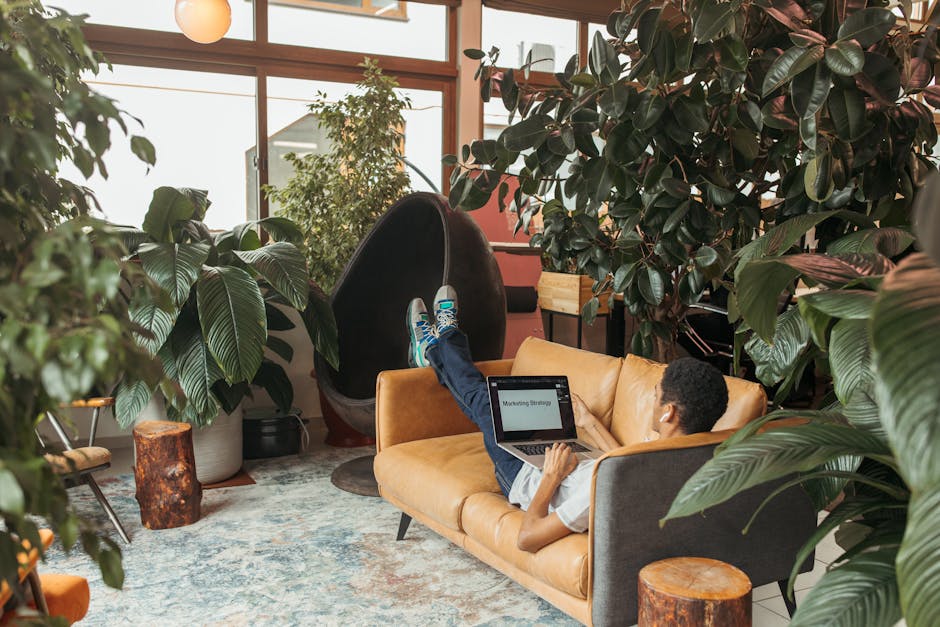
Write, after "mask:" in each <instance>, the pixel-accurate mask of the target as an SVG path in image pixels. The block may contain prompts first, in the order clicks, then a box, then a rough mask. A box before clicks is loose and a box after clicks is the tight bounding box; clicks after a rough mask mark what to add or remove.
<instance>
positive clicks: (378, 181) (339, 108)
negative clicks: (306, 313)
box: [264, 59, 411, 446]
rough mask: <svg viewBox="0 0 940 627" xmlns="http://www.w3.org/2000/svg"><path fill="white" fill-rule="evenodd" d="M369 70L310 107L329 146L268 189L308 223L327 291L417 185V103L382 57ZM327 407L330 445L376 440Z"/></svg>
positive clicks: (292, 157)
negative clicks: (408, 153) (413, 157)
mask: <svg viewBox="0 0 940 627" xmlns="http://www.w3.org/2000/svg"><path fill="white" fill-rule="evenodd" d="M362 67H363V68H364V70H365V71H364V73H363V77H362V80H361V81H360V82H359V83H358V84H357V86H356V91H355V92H354V93H351V94H349V95H347V96H346V97H345V98H342V99H341V100H339V101H337V102H330V101H328V100H327V99H326V95H325V94H322V93H321V94H318V95H317V98H316V99H315V100H314V101H313V103H312V104H310V106H309V110H310V113H311V114H313V115H314V116H315V117H316V119H317V122H318V123H319V125H320V128H321V130H323V131H324V132H325V134H326V136H327V137H328V138H329V149H328V150H327V151H326V152H325V153H323V154H306V155H298V154H293V153H289V154H287V155H286V157H285V158H286V159H287V161H288V162H289V163H291V165H293V166H294V174H293V176H292V177H291V178H290V180H289V181H288V182H287V184H286V185H285V186H284V187H281V188H275V187H267V188H265V190H264V192H265V193H266V194H267V195H268V199H269V200H270V201H271V202H272V203H273V205H274V210H275V211H276V212H277V213H278V214H279V215H282V216H284V217H286V218H289V219H290V220H293V221H294V222H295V223H296V224H297V225H298V226H299V227H300V229H301V231H302V232H303V234H304V236H303V240H302V242H301V248H302V250H303V251H304V253H305V254H306V257H307V264H308V266H309V268H310V275H311V277H312V278H313V280H314V281H315V282H316V283H317V285H319V286H320V287H322V288H323V289H324V290H325V291H326V292H327V293H329V292H330V291H331V290H332V289H333V286H334V284H335V283H336V281H337V280H338V279H339V277H340V275H341V274H342V272H343V268H345V266H346V263H347V261H349V258H350V257H351V256H352V254H353V252H355V250H356V247H357V246H358V245H359V242H360V241H361V240H362V238H363V237H365V235H366V233H368V232H369V230H370V229H371V228H372V226H373V225H374V224H375V221H376V220H378V218H379V216H381V215H382V214H383V213H385V211H386V210H387V209H388V208H389V207H390V206H391V205H392V203H394V202H395V201H396V200H398V199H399V198H401V197H402V196H404V195H405V194H406V193H407V192H408V190H409V179H408V175H407V174H406V172H405V167H404V166H405V155H404V147H405V143H404V134H403V132H404V126H405V119H404V117H403V116H402V111H403V110H404V109H406V108H408V107H409V106H411V102H410V100H409V99H408V98H406V97H402V96H399V95H398V94H397V93H396V91H395V90H396V88H397V87H398V82H397V81H396V80H395V79H394V78H392V77H390V76H386V75H384V74H383V73H382V70H381V68H379V66H378V65H377V63H376V62H375V61H374V60H371V59H366V60H365V61H364V63H363V64H362ZM311 375H314V376H315V373H311ZM320 405H321V407H322V408H323V414H324V418H325V420H326V423H327V426H328V427H329V434H328V435H327V443H328V444H331V445H335V446H359V445H362V444H365V443H371V440H370V439H369V438H366V437H365V436H362V435H361V434H359V433H358V432H356V431H354V430H353V429H352V428H350V427H348V426H347V425H346V424H345V423H344V422H343V421H342V420H341V419H340V418H339V416H338V415H337V414H336V412H335V411H334V410H333V409H332V407H330V405H329V402H328V400H327V399H326V397H325V396H324V395H323V394H320Z"/></svg>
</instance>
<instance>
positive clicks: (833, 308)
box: [800, 290, 875, 320]
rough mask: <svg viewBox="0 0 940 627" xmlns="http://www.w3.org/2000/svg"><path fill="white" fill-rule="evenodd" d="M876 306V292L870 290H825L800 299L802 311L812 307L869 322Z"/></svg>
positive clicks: (838, 316)
mask: <svg viewBox="0 0 940 627" xmlns="http://www.w3.org/2000/svg"><path fill="white" fill-rule="evenodd" d="M874 305H875V292H871V291H868V290H825V291H822V292H816V293H813V294H806V295H804V296H801V297H800V310H801V311H802V310H803V309H804V307H812V308H813V309H818V310H819V311H821V312H823V313H825V314H827V315H830V316H833V317H834V318H847V319H850V320H867V319H868V317H869V316H871V310H872V307H874Z"/></svg>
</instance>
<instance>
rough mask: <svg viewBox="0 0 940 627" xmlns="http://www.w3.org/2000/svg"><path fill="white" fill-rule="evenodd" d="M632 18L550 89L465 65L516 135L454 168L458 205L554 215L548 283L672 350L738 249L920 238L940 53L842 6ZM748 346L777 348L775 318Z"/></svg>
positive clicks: (898, 28) (797, 3)
mask: <svg viewBox="0 0 940 627" xmlns="http://www.w3.org/2000/svg"><path fill="white" fill-rule="evenodd" d="M627 6H628V7H629V8H627V9H626V10H624V11H617V12H614V13H613V14H612V15H611V16H610V20H609V21H608V25H607V30H608V34H609V38H608V39H605V38H604V37H602V36H601V35H599V34H598V35H596V36H595V38H594V40H593V42H592V43H591V47H590V53H589V56H588V59H586V60H585V59H579V58H577V57H573V58H572V59H571V61H570V62H569V63H568V65H567V67H566V68H565V70H564V71H563V72H559V73H557V74H556V75H555V78H556V79H557V85H555V86H551V87H534V86H532V85H531V84H530V83H529V82H528V81H527V80H525V79H524V78H523V76H521V75H524V74H527V69H524V71H523V72H514V71H513V70H500V69H498V68H497V67H496V65H495V63H496V57H497V56H498V55H497V53H498V51H491V52H490V53H489V54H484V53H483V52H482V51H468V56H470V57H471V58H475V59H480V60H481V66H480V71H479V74H480V76H482V84H481V93H482V96H483V98H484V99H485V100H488V99H489V98H490V97H492V96H494V95H498V96H500V97H501V99H502V101H503V103H504V105H505V106H506V108H507V110H508V111H509V112H510V126H509V127H507V128H506V129H505V130H504V131H503V133H502V134H501V135H500V136H499V137H498V138H497V139H495V140H477V141H474V142H472V143H470V144H469V145H468V146H464V147H463V150H462V153H461V158H460V159H457V157H455V156H450V157H448V158H447V159H446V162H447V163H453V164H456V165H458V167H457V168H455V170H454V172H453V175H452V179H451V183H452V185H451V194H450V200H451V204H452V205H454V206H460V207H462V208H464V209H466V210H473V209H477V208H479V207H482V206H483V205H485V204H486V203H487V202H488V201H489V199H490V198H491V197H493V196H496V197H497V198H498V201H499V206H500V209H501V210H503V209H504V208H506V207H507V206H508V207H509V209H510V210H511V211H514V212H517V213H518V218H519V220H518V223H517V229H525V230H528V225H529V223H530V221H531V220H532V217H533V216H534V215H536V214H539V213H541V214H542V218H543V225H544V229H543V231H542V232H541V233H537V234H535V235H534V236H533V238H532V240H531V242H532V244H533V245H537V246H541V248H542V250H543V251H544V253H545V254H546V256H547V257H548V259H549V260H550V265H551V266H552V268H553V269H555V270H560V271H572V272H579V273H583V274H587V275H590V276H591V277H593V278H594V279H595V293H601V292H602V291H603V290H604V289H606V288H608V287H610V286H613V288H614V290H615V291H622V292H623V294H624V302H625V305H626V307H627V309H628V310H629V311H630V313H631V314H633V315H634V316H635V317H636V318H637V319H638V320H639V321H640V322H641V323H643V322H650V324H640V325H638V328H639V329H640V330H639V331H638V334H639V335H641V336H642V337H638V338H634V341H633V345H634V347H635V349H636V348H638V349H640V350H643V351H648V349H649V348H651V347H653V346H657V345H658V346H659V348H660V349H662V347H663V346H664V345H668V341H666V340H669V339H674V338H675V337H676V333H677V330H678V328H679V326H680V324H681V321H682V318H683V316H684V313H685V311H686V308H687V307H688V306H689V305H691V304H693V303H695V302H697V301H698V300H699V299H700V297H701V296H702V293H703V291H704V290H705V289H706V288H707V287H708V286H709V284H711V285H713V286H717V285H719V284H721V283H722V282H723V280H724V279H723V277H725V275H726V272H728V271H729V270H730V269H731V268H732V266H733V265H734V264H735V263H738V264H739V266H740V265H743V262H744V261H745V258H746V257H747V256H748V255H754V256H757V257H760V256H764V254H765V253H764V252H760V251H755V250H754V248H753V247H750V248H748V247H746V246H745V245H746V244H747V243H748V242H750V241H751V240H752V239H753V238H754V237H755V236H757V235H760V234H761V232H762V231H763V230H764V229H767V228H769V227H770V226H771V225H777V226H778V228H783V227H786V226H787V225H788V224H789V223H790V222H791V221H793V222H796V224H795V225H794V228H793V229H792V233H790V234H787V233H780V232H778V234H779V235H780V237H781V239H780V240H764V244H766V245H768V246H769V247H770V248H775V249H779V250H778V253H777V254H784V253H786V252H787V251H788V249H789V248H790V247H791V246H792V245H795V244H798V243H799V242H800V241H801V240H802V238H803V236H804V234H805V233H806V231H807V229H808V228H810V227H811V226H812V225H810V226H806V225H805V222H806V221H805V220H801V219H802V218H809V219H810V220H815V219H816V216H821V215H832V216H833V217H831V218H829V219H828V220H826V221H825V222H824V223H823V224H821V225H820V226H819V227H817V230H816V236H817V238H818V239H819V240H820V245H821V246H822V247H823V249H825V247H826V246H827V245H828V244H829V243H830V242H833V241H834V240H836V239H838V238H839V237H841V236H844V235H847V234H851V233H854V232H855V231H856V229H857V228H870V227H872V226H874V223H875V221H878V222H879V224H880V226H883V227H885V226H895V225H904V224H907V223H909V218H908V214H909V210H910V206H911V201H912V198H913V190H914V189H915V188H917V187H918V186H920V185H921V184H922V183H923V181H924V178H925V175H926V174H927V172H929V171H931V170H934V169H935V166H934V164H933V162H932V161H931V160H930V159H928V158H926V157H924V156H923V155H925V154H929V153H930V148H931V147H932V146H933V145H934V143H936V140H937V131H936V128H935V127H934V121H933V113H932V110H931V109H930V108H929V107H928V106H926V105H924V104H923V103H922V102H921V101H920V100H919V99H918V98H917V96H918V95H919V94H920V93H922V92H925V93H926V95H927V96H929V98H928V102H933V103H935V104H936V102H938V101H940V97H934V96H935V94H933V92H930V91H928V90H926V88H927V87H928V85H929V84H930V83H931V82H932V80H933V76H934V74H933V72H934V70H933V64H934V63H935V62H936V61H937V59H938V52H937V47H936V44H935V41H934V39H935V38H934V37H932V36H925V34H924V32H919V31H916V29H915V30H909V29H908V28H907V24H905V23H903V21H899V20H897V19H896V17H895V15H894V13H892V12H891V11H890V10H889V9H887V8H882V7H880V6H871V7H865V3H858V2H849V1H848V0H827V1H823V2H810V1H808V0H781V1H778V0H752V1H742V0H734V1H733V2H718V1H717V0H693V1H691V2H687V3H674V2H666V1H664V0H644V1H642V2H635V3H628V5H627ZM514 167H516V168H518V170H513V172H516V171H517V172H518V173H517V174H512V175H510V174H509V171H510V168H514ZM836 211H837V212H838V213H830V212H836ZM791 235H792V240H791V239H790V236H791ZM856 243H857V244H858V245H859V246H861V245H863V243H862V242H860V241H859V242H856ZM845 245H846V246H848V245H849V244H848V243H846V244H845ZM742 247H743V248H744V250H741V249H742ZM735 251H738V255H739V257H740V260H739V259H736V258H735V257H733V255H732V253H733V252H735ZM775 272H777V278H781V277H782V275H784V274H788V273H790V271H789V270H787V269H785V268H778V269H777V270H775ZM781 280H783V279H782V278H781ZM781 289H782V288H781ZM778 293H779V290H778ZM771 313H774V310H771ZM754 328H755V330H757V331H758V333H759V334H760V335H761V336H762V337H764V339H765V340H766V339H767V338H768V337H769V336H770V335H771V334H772V333H773V329H774V316H773V315H765V316H764V318H763V319H762V320H761V321H760V323H759V325H757V326H755V327H754ZM656 338H659V339H663V341H662V342H654V341H652V340H654V339H656ZM660 356H662V352H661V350H660Z"/></svg>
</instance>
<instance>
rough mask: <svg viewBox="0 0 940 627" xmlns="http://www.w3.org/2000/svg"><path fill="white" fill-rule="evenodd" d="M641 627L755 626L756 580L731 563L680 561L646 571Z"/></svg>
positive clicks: (641, 579)
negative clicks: (753, 590)
mask: <svg viewBox="0 0 940 627" xmlns="http://www.w3.org/2000/svg"><path fill="white" fill-rule="evenodd" d="M637 588H638V593H639V598H638V601H639V617H638V618H639V621H638V626H637V627H665V626H666V625H669V626H670V627H673V626H680V627H693V626H694V627H749V626H750V624H751V580H750V579H748V577H747V575H745V574H744V573H743V572H741V571H740V570H739V569H737V568H735V567H734V566H732V565H731V564H725V563H724V562H719V561H718V560H713V559H706V558H703V557H674V558H670V559H665V560H660V561H658V562H653V563H652V564H648V565H646V566H644V567H643V569H642V570H641V571H640V576H639V580H638V583H637Z"/></svg>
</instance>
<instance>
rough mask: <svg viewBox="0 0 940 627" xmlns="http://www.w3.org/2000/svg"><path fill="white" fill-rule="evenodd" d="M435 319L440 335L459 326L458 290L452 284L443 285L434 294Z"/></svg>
mask: <svg viewBox="0 0 940 627" xmlns="http://www.w3.org/2000/svg"><path fill="white" fill-rule="evenodd" d="M434 319H435V320H436V321H437V334H438V336H440V335H442V334H443V333H444V332H445V331H449V330H451V329H456V328H457V290H455V289H454V288H452V287H451V286H450V285H442V286H441V288H440V289H439V290H437V294H436V295H435V296H434Z"/></svg>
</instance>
